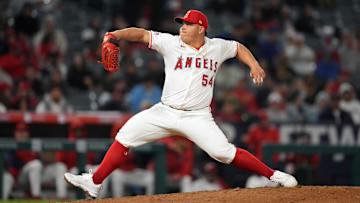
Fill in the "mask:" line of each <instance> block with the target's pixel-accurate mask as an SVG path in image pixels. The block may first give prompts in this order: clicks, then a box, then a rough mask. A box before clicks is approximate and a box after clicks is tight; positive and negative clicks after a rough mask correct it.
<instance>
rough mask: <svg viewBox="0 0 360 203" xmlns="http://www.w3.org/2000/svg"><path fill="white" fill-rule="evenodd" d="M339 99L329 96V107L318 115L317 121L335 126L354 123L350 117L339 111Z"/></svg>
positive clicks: (337, 96) (335, 96)
mask: <svg viewBox="0 0 360 203" xmlns="http://www.w3.org/2000/svg"><path fill="white" fill-rule="evenodd" d="M340 99H341V98H340V96H339V95H333V96H331V102H330V105H329V106H328V107H327V108H326V109H324V110H323V111H322V112H321V113H320V117H319V121H321V122H326V123H335V124H337V125H341V124H353V123H354V122H353V119H352V118H351V115H350V114H349V113H348V112H346V111H344V110H342V109H340V104H339V103H340Z"/></svg>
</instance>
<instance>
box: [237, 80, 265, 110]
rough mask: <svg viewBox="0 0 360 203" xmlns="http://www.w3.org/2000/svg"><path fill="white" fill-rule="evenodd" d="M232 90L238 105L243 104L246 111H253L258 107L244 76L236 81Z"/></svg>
mask: <svg viewBox="0 0 360 203" xmlns="http://www.w3.org/2000/svg"><path fill="white" fill-rule="evenodd" d="M232 92H233V94H234V95H235V96H236V98H237V99H238V101H239V103H240V105H242V106H244V108H245V109H247V110H248V111H250V112H254V111H256V110H258V109H259V107H258V103H257V101H256V97H255V95H254V93H253V92H251V91H250V90H249V88H248V83H247V78H246V77H244V78H242V79H240V80H239V81H238V83H237V86H236V87H235V88H234V89H233V90H232Z"/></svg>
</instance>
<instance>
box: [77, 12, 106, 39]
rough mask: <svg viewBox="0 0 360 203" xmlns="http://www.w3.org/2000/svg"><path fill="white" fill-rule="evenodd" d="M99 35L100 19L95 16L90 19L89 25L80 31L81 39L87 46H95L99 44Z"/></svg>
mask: <svg viewBox="0 0 360 203" xmlns="http://www.w3.org/2000/svg"><path fill="white" fill-rule="evenodd" d="M101 34H102V33H101V19H100V17H99V16H96V17H94V18H93V19H91V21H90V23H89V25H88V26H87V27H86V28H85V29H83V30H82V31H81V39H82V40H83V41H84V42H85V43H86V44H87V45H91V44H93V43H96V44H97V43H99V42H100V36H101Z"/></svg>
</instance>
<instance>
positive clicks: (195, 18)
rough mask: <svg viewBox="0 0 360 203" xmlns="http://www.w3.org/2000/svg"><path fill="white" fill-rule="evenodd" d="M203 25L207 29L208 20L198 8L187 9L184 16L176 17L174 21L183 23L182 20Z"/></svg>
mask: <svg viewBox="0 0 360 203" xmlns="http://www.w3.org/2000/svg"><path fill="white" fill-rule="evenodd" d="M184 20H185V21H186V22H189V23H194V24H198V25H201V26H204V28H205V30H207V29H208V20H207V17H206V15H205V14H203V13H202V12H201V11H198V10H189V11H188V12H186V14H185V16H184V17H176V18H175V22H177V23H181V24H182V23H183V21H184Z"/></svg>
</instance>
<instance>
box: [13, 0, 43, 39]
mask: <svg viewBox="0 0 360 203" xmlns="http://www.w3.org/2000/svg"><path fill="white" fill-rule="evenodd" d="M14 27H15V30H16V32H17V33H24V34H26V35H27V36H28V37H32V36H33V35H34V34H35V33H36V32H37V31H38V30H39V21H38V18H37V15H36V11H35V9H34V6H33V4H32V3H31V2H27V3H25V4H24V6H23V8H22V10H21V12H20V13H19V14H18V15H17V16H16V17H15V25H14Z"/></svg>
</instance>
